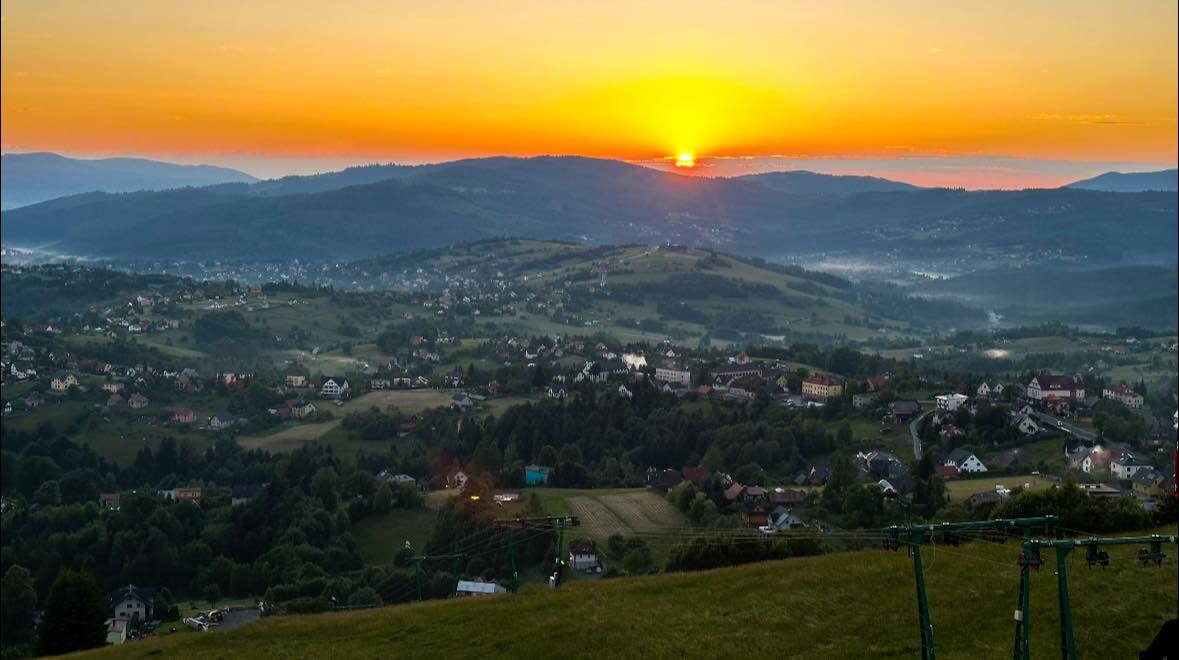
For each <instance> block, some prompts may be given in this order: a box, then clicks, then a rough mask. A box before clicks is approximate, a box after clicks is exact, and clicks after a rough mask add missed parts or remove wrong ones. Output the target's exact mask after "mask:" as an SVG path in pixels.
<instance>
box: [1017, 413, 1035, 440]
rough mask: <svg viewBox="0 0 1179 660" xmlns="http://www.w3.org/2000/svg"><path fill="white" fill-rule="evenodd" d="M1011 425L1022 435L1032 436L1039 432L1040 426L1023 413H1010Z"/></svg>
mask: <svg viewBox="0 0 1179 660" xmlns="http://www.w3.org/2000/svg"><path fill="white" fill-rule="evenodd" d="M1011 423H1012V425H1013V426H1015V428H1017V429H1019V432H1020V433H1022V434H1024V435H1034V434H1036V433H1038V432H1039V430H1040V425H1039V424H1037V423H1036V420H1034V419H1032V417H1031V415H1025V414H1023V413H1018V412H1013V413H1011Z"/></svg>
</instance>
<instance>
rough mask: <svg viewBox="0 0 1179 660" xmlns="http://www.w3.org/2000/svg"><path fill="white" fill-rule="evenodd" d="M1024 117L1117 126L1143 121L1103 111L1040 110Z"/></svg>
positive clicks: (1138, 123)
mask: <svg viewBox="0 0 1179 660" xmlns="http://www.w3.org/2000/svg"><path fill="white" fill-rule="evenodd" d="M1025 119H1031V120H1033V121H1054V122H1061V123H1067V124H1112V125H1118V126H1143V125H1145V124H1146V122H1144V121H1137V120H1133V119H1129V118H1127V117H1126V116H1125V115H1119V114H1112V113H1104V114H1097V113H1094V114H1059V113H1050V112H1041V113H1039V114H1035V115H1027V116H1026V117H1025Z"/></svg>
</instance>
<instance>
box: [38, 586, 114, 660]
mask: <svg viewBox="0 0 1179 660" xmlns="http://www.w3.org/2000/svg"><path fill="white" fill-rule="evenodd" d="M107 614H108V611H107V602H106V597H105V596H104V595H103V593H102V589H100V588H99V587H98V582H97V581H96V580H95V579H94V575H93V574H92V573H90V572H88V571H75V570H72V569H68V568H67V569H64V570H62V571H61V572H60V573H58V574H57V579H55V580H54V581H53V586H52V587H51V588H50V589H49V598H48V599H47V600H46V601H45V612H44V613H43V615H42V619H41V627H40V628H39V629H38V631H39V633H40V640H41V648H40V652H41V653H42V654H44V655H58V654H61V653H69V652H71V651H80V650H82V649H89V648H94V647H96V646H102V645H103V644H105V643H106V626H105V621H106V619H107Z"/></svg>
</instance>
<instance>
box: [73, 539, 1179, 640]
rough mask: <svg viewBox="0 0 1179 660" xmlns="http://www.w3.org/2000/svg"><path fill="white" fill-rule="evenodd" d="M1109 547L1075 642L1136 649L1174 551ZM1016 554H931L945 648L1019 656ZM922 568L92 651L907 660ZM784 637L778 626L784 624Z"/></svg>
mask: <svg viewBox="0 0 1179 660" xmlns="http://www.w3.org/2000/svg"><path fill="white" fill-rule="evenodd" d="M1136 552H1137V549H1136V548H1134V547H1132V546H1128V547H1125V548H1121V549H1118V548H1112V549H1111V555H1112V556H1113V562H1112V564H1111V565H1110V567H1109V568H1107V569H1106V570H1104V571H1098V570H1087V569H1086V568H1085V566H1084V560H1083V557H1077V556H1075V555H1076V553H1074V557H1073V559H1072V564H1071V567H1070V568H1071V569H1072V570H1071V571H1070V574H1069V575H1070V581H1069V586H1070V592H1071V595H1072V614H1073V619H1074V622H1075V632H1076V639H1077V644H1078V646H1079V649H1080V652H1081V653H1082V654H1083V655H1087V656H1089V657H1132V656H1134V654H1136V653H1137V652H1138V651H1140V650H1142V649H1143V648H1145V647H1146V645H1147V644H1148V643H1149V642H1150V640H1151V639H1152V638H1153V636H1154V634H1155V633H1156V631H1157V630H1158V627H1159V625H1160V624H1161V623H1162V622H1163V621H1165V620H1166V619H1169V618H1172V617H1174V616H1175V609H1176V606H1177V603H1176V600H1177V596H1176V591H1175V583H1176V580H1177V579H1179V573H1177V571H1176V564H1177V562H1176V561H1175V560H1174V559H1173V556H1174V554H1175V553H1174V550H1173V548H1172V549H1171V550H1170V551H1169V552H1168V554H1171V555H1172V558H1168V559H1167V561H1166V562H1165V563H1164V564H1163V567H1162V568H1161V569H1159V568H1149V569H1148V568H1141V567H1139V566H1138V565H1137V563H1136V562H1135V561H1134V559H1133V556H1134V554H1135V553H1136ZM1016 554H1017V548H1015V547H1014V546H1012V545H989V544H981V543H974V544H967V545H964V546H962V547H960V548H949V547H942V546H937V547H931V548H928V549H927V550H926V552H925V553H924V557H925V575H926V582H927V590H928V593H929V601H930V613H931V616H932V618H933V623H934V626H935V631H936V644H937V652H938V655H939V656H940V657H943V658H996V657H1002V656H1004V655H1006V654H1009V653H1010V649H1011V644H1012V633H1013V630H1012V628H1013V626H1012V625H1011V613H1012V611H1013V610H1014V608H1015V604H1016V592H1017V588H1018V571H1017V568H1016ZM1052 561H1053V560H1049V563H1048V565H1047V566H1045V570H1041V571H1039V572H1038V573H1035V574H1033V578H1032V596H1031V617H1032V618H1031V622H1030V628H1031V651H1032V655H1033V657H1040V658H1047V657H1052V656H1055V655H1059V651H1058V649H1057V620H1058V617H1057V606H1056V580H1055V579H1054V578H1053V571H1052V568H1051V566H1052ZM916 609H917V608H916V607H915V603H914V597H913V571H912V562H911V561H910V560H909V559H908V558H907V557H906V556H905V553H904V552H897V553H893V552H881V551H879V550H874V551H863V552H855V553H843V554H832V555H824V556H819V557H808V558H800V559H789V560H784V561H775V562H766V563H761V564H753V565H748V566H741V567H736V568H727V569H719V570H715V571H707V572H700V573H680V574H667V575H657V576H650V577H640V578H625V579H617V580H601V581H574V582H569V583H567V584H566V585H565V586H564V587H562V588H561V589H560V590H558V591H552V590H550V589H547V588H544V587H540V586H536V587H531V588H527V589H525V590H523V591H521V592H520V593H519V594H516V595H509V596H501V597H495V598H471V599H459V600H449V601H436V602H429V603H424V604H415V605H403V606H395V607H386V608H378V609H375V610H365V611H358V612H351V613H339V614H336V613H332V614H321V615H312V616H291V617H279V618H274V619H269V620H264V621H261V622H259V623H254V624H250V625H248V626H246V627H245V628H242V629H240V630H237V631H232V632H210V633H206V634H199V635H195V634H194V635H178V636H174V637H172V638H170V639H167V638H161V639H156V640H151V641H146V642H139V643H133V644H127V645H125V646H121V647H109V648H105V649H100V650H96V651H93V652H90V653H86V654H82V655H80V656H79V657H84V658H161V657H184V658H189V659H200V658H246V659H249V658H274V657H288V658H325V657H338V658H376V657H389V656H397V655H403V654H404V655H412V656H413V657H415V658H453V657H460V656H467V655H469V654H470V653H471V650H472V649H478V651H477V655H479V656H480V657H505V658H506V657H511V658H537V657H557V656H559V657H563V658H599V657H612V658H640V657H641V658H677V659H678V658H683V657H702V656H712V655H717V654H718V653H720V651H718V649H723V653H724V654H726V655H730V654H732V655H742V656H745V655H748V656H753V657H806V658H865V657H873V658H912V657H915V656H918V655H919V654H920V640H919V637H918V629H917V612H916ZM787 630H788V631H789V634H784V631H787Z"/></svg>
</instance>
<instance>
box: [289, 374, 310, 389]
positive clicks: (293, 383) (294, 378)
mask: <svg viewBox="0 0 1179 660" xmlns="http://www.w3.org/2000/svg"><path fill="white" fill-rule="evenodd" d="M283 384H285V385H286V386H287V387H307V377H306V376H300V375H298V374H292V375H290V376H287V377H285V378H283Z"/></svg>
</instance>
